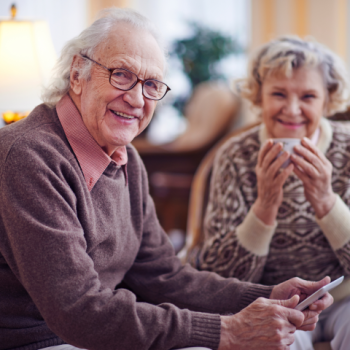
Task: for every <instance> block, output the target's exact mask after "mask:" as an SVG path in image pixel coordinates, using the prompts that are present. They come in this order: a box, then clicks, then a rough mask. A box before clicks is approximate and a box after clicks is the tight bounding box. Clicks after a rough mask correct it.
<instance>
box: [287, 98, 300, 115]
mask: <svg viewBox="0 0 350 350" xmlns="http://www.w3.org/2000/svg"><path fill="white" fill-rule="evenodd" d="M283 112H284V113H285V114H287V115H291V116H294V115H299V114H300V113H301V108H300V102H299V99H298V98H290V99H287V100H286V105H285V106H284V109H283Z"/></svg>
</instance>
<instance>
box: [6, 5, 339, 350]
mask: <svg viewBox="0 0 350 350" xmlns="http://www.w3.org/2000/svg"><path fill="white" fill-rule="evenodd" d="M164 65H165V60H164V54H163V52H162V50H161V48H160V46H159V44H158V42H157V39H156V35H155V33H154V31H153V29H152V26H151V24H150V23H149V22H148V21H147V20H146V19H145V18H144V17H142V16H140V15H139V14H137V13H135V12H133V11H130V10H117V9H111V10H108V11H106V13H105V14H104V16H103V17H102V18H100V19H99V20H97V21H96V22H95V23H94V24H92V25H91V27H89V28H87V29H86V30H84V31H83V32H82V33H81V35H80V36H79V37H77V38H76V39H73V40H72V41H70V42H69V43H68V44H67V45H66V47H65V48H64V50H63V52H62V56H61V58H60V60H59V61H58V64H57V66H56V75H55V78H54V79H53V82H52V84H51V86H50V87H49V88H48V89H47V90H46V92H45V93H44V102H45V104H42V105H40V106H38V107H36V108H35V109H34V111H33V112H32V113H31V114H30V115H29V116H28V118H26V119H25V120H24V121H21V122H18V123H16V124H14V125H11V126H7V127H5V128H3V129H1V131H0V196H1V198H0V349H17V350H19V349H21V350H22V349H23V350H32V349H33V350H34V349H43V348H49V349H75V347H78V348H85V349H89V350H95V349H96V350H109V349H110V350H112V349H113V350H115V349H123V350H126V349H132V350H143V349H162V350H166V349H172V348H179V347H190V346H202V347H208V348H211V349H220V350H221V349H222V350H225V349H255V348H259V349H260V348H268V349H287V348H288V346H289V345H290V344H291V343H292V342H293V333H294V331H295V330H296V329H303V330H311V329H313V328H314V327H315V323H316V322H317V319H318V314H319V313H320V312H321V311H322V310H323V309H325V308H326V307H327V306H329V305H330V304H331V303H332V297H331V296H330V295H329V294H327V295H326V296H325V297H324V298H323V299H321V300H319V301H317V302H316V303H314V304H313V305H312V307H311V308H310V309H309V310H307V311H304V312H300V311H297V310H293V308H294V307H295V306H296V305H297V303H298V301H299V297H301V298H305V297H306V296H307V295H309V294H311V293H312V292H314V291H315V290H316V289H318V288H319V287H321V286H323V285H325V284H327V283H328V282H329V278H325V279H324V280H322V281H320V282H317V283H316V282H307V281H303V280H300V279H297V278H295V279H292V280H289V281H287V282H284V283H282V284H280V285H277V286H261V285H255V284H251V283H243V282H239V281H238V280H236V279H233V278H231V279H224V278H221V277H219V276H218V275H216V274H214V273H210V272H199V271H196V270H194V269H192V268H191V267H190V266H188V265H186V266H182V265H181V264H180V262H179V260H178V259H177V258H176V256H175V255H174V252H173V249H172V247H171V245H170V243H169V241H168V239H167V236H166V234H165V233H164V231H163V230H162V228H161V227H160V225H159V222H158V221H157V218H156V214H155V210H154V206H153V202H152V200H151V198H150V196H149V194H148V185H147V175H146V172H145V169H144V167H143V164H142V162H141V160H140V157H139V156H138V154H137V152H136V151H135V149H134V148H133V147H132V146H131V145H130V142H131V141H132V140H133V138H134V137H135V136H136V135H138V134H139V133H140V132H141V131H142V130H144V129H145V127H146V126H147V125H148V123H149V122H150V120H151V118H152V115H153V112H154V109H155V107H156V104H157V101H158V100H160V99H161V98H163V97H164V95H165V94H166V92H167V91H168V90H169V88H168V87H167V85H166V84H164V83H163V82H162V80H163V72H164ZM260 296H261V297H264V298H258V297H260ZM275 299H280V300H275ZM224 314H226V316H221V315H224ZM230 314H231V315H230ZM68 344H69V345H68Z"/></svg>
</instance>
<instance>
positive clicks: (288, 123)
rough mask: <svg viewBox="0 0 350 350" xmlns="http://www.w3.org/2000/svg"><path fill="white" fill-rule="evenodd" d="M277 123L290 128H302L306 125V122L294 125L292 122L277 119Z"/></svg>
mask: <svg viewBox="0 0 350 350" xmlns="http://www.w3.org/2000/svg"><path fill="white" fill-rule="evenodd" d="M277 121H278V122H279V123H281V124H283V125H285V126H289V127H295V128H297V127H299V126H302V125H304V124H306V122H300V123H292V122H287V121H284V120H282V119H277Z"/></svg>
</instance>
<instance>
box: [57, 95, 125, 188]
mask: <svg viewBox="0 0 350 350" xmlns="http://www.w3.org/2000/svg"><path fill="white" fill-rule="evenodd" d="M56 110H57V114H58V118H59V120H60V122H61V124H62V127H63V130H64V133H65V134H66V136H67V139H68V142H69V144H70V145H71V147H72V149H73V152H74V154H75V155H76V157H77V159H78V162H79V164H80V167H81V170H82V172H83V174H84V178H85V181H86V185H87V187H88V189H89V191H91V190H92V189H93V187H94V186H95V184H96V182H97V181H98V179H99V178H100V177H101V175H102V174H103V172H104V171H105V170H106V168H107V166H108V165H109V164H110V163H111V162H114V163H116V164H117V165H118V166H123V170H124V174H125V181H126V184H127V170H126V163H127V161H128V154H127V151H126V147H125V146H123V147H120V148H118V149H117V150H116V151H115V152H114V153H113V154H112V155H111V157H110V156H108V154H107V153H105V152H104V151H103V150H102V148H101V146H100V145H99V144H98V143H97V142H96V140H95V139H94V138H93V137H92V135H91V134H90V132H89V131H88V129H87V128H86V126H85V124H84V122H83V119H82V117H81V115H80V112H79V110H78V108H77V107H76V106H75V104H74V102H73V101H72V99H71V98H70V96H69V95H68V94H67V95H65V96H63V97H62V99H61V100H60V101H59V102H58V103H57V105H56Z"/></svg>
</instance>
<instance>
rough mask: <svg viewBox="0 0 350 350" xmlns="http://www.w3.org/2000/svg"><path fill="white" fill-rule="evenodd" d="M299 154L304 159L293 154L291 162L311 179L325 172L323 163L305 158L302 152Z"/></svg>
mask: <svg viewBox="0 0 350 350" xmlns="http://www.w3.org/2000/svg"><path fill="white" fill-rule="evenodd" d="M308 153H310V152H308ZM298 154H300V155H302V156H303V158H302V157H300V156H299V155H296V154H292V155H291V157H290V159H291V161H292V162H293V163H294V164H295V165H296V168H297V167H298V168H299V169H301V170H302V171H303V172H304V173H305V174H306V175H308V176H309V177H310V178H315V177H318V176H319V174H321V173H322V172H323V170H322V169H323V167H324V166H323V165H321V162H320V161H319V160H318V161H317V160H315V159H313V158H310V157H304V153H301V152H300V153H299V152H298ZM315 163H316V164H317V165H316V164H315Z"/></svg>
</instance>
